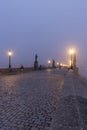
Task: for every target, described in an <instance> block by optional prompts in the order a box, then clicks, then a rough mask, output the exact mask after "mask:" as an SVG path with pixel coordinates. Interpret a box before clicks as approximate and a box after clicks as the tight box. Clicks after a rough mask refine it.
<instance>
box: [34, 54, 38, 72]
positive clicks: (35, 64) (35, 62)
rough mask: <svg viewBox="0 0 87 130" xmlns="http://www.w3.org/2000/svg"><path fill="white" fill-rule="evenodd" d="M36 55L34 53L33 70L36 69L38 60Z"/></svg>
mask: <svg viewBox="0 0 87 130" xmlns="http://www.w3.org/2000/svg"><path fill="white" fill-rule="evenodd" d="M37 58H38V56H37V54H36V55H35V61H34V70H37V69H38V60H37Z"/></svg>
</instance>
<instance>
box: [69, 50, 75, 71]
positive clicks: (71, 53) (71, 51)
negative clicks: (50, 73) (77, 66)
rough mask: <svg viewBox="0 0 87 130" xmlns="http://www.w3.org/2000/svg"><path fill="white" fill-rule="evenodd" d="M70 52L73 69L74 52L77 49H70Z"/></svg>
mask: <svg viewBox="0 0 87 130" xmlns="http://www.w3.org/2000/svg"><path fill="white" fill-rule="evenodd" d="M69 52H70V55H71V69H73V54H74V52H75V50H74V49H70V50H69Z"/></svg>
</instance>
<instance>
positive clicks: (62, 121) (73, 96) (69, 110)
mask: <svg viewBox="0 0 87 130" xmlns="http://www.w3.org/2000/svg"><path fill="white" fill-rule="evenodd" d="M51 130H87V86H84V85H83V84H81V82H80V80H78V77H77V76H75V75H73V74H72V73H69V74H68V75H67V76H66V78H65V81H64V86H63V89H62V92H61V96H60V101H59V105H58V107H57V109H56V114H55V118H54V120H53V122H52V127H51Z"/></svg>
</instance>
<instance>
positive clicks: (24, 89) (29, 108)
mask: <svg viewBox="0 0 87 130" xmlns="http://www.w3.org/2000/svg"><path fill="white" fill-rule="evenodd" d="M64 76H65V71H59V70H56V71H55V70H54V71H50V70H48V71H39V72H31V73H27V74H19V75H7V76H0V130H50V128H51V124H52V122H53V119H54V115H55V112H56V109H57V105H58V102H59V99H60V94H61V92H62V89H63V83H64Z"/></svg>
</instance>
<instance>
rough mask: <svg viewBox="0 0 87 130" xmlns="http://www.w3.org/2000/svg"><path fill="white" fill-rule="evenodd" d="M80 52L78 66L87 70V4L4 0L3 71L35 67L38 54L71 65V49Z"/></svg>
mask: <svg viewBox="0 0 87 130" xmlns="http://www.w3.org/2000/svg"><path fill="white" fill-rule="evenodd" d="M70 47H75V48H76V50H77V61H78V63H77V64H78V66H80V67H86V66H87V60H86V51H87V0H0V67H7V66H8V56H7V51H8V50H9V49H12V51H13V56H12V66H20V65H21V64H23V65H24V66H31V65H33V62H34V55H35V54H36V53H37V55H38V60H39V63H40V64H46V63H47V60H48V59H54V60H55V61H60V62H64V63H67V62H68V60H69V54H68V49H69V48H70Z"/></svg>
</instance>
